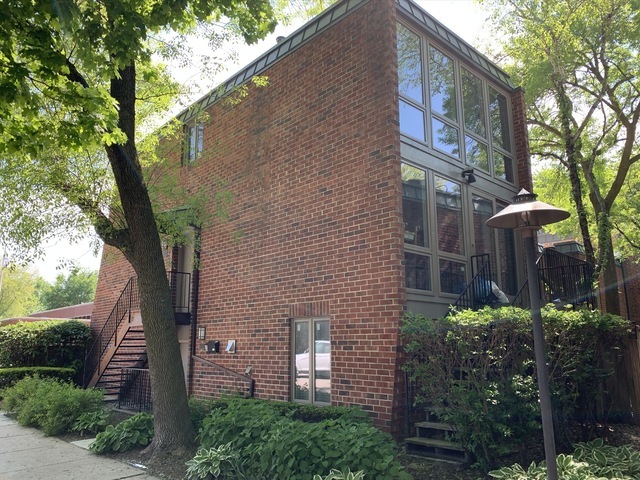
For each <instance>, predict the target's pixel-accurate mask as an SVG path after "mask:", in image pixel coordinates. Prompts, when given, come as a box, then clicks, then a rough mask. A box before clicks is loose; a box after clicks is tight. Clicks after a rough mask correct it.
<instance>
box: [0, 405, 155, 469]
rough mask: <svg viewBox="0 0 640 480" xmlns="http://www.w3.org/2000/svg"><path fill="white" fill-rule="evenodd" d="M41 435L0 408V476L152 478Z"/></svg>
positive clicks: (69, 444) (121, 464) (72, 445)
mask: <svg viewBox="0 0 640 480" xmlns="http://www.w3.org/2000/svg"><path fill="white" fill-rule="evenodd" d="M74 443H78V444H79V445H75V444H73V443H67V442H65V441H64V440H59V439H57V438H55V437H45V436H44V434H43V433H42V432H41V431H39V430H36V429H35V428H26V427H21V426H20V425H18V423H17V422H16V421H15V420H12V419H10V418H8V417H6V416H5V415H4V414H3V413H1V412H0V480H40V479H47V480H118V479H125V478H130V479H134V480H153V479H157V477H152V476H150V475H147V474H146V473H145V472H144V470H141V469H138V468H135V467H132V466H129V465H126V464H124V463H121V462H118V461H117V460H112V459H109V458H105V457H101V456H99V455H95V454H93V453H91V452H89V451H88V450H86V449H85V448H83V447H82V446H80V445H83V444H84V445H86V444H87V443H88V442H87V441H82V442H74Z"/></svg>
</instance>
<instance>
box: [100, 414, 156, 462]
mask: <svg viewBox="0 0 640 480" xmlns="http://www.w3.org/2000/svg"><path fill="white" fill-rule="evenodd" d="M152 438H153V416H152V415H149V414H148V413H144V412H141V413H138V414H137V415H134V416H133V417H131V418H129V419H127V420H125V421H124V422H120V423H119V424H118V425H116V426H115V427H114V426H113V425H108V426H107V428H106V429H105V431H104V432H100V433H99V434H98V435H97V436H96V439H95V441H94V442H93V443H91V445H89V450H91V451H92V452H93V453H104V452H126V451H127V450H131V449H132V448H134V447H136V446H145V445H148V444H149V442H151V439H152Z"/></svg>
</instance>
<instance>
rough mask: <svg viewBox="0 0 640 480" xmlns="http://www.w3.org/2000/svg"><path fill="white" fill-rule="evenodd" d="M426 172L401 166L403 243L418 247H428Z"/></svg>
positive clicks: (408, 166) (404, 165)
mask: <svg viewBox="0 0 640 480" xmlns="http://www.w3.org/2000/svg"><path fill="white" fill-rule="evenodd" d="M426 197H427V186H426V172H424V170H420V169H418V168H415V167H412V166H410V165H406V164H404V163H403V164H402V212H403V218H404V242H405V243H407V244H409V245H417V246H420V247H428V246H429V241H428V240H429V237H428V235H427V234H426V225H427V209H426V203H425V201H426Z"/></svg>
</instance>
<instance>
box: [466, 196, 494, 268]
mask: <svg viewBox="0 0 640 480" xmlns="http://www.w3.org/2000/svg"><path fill="white" fill-rule="evenodd" d="M471 202H472V204H473V241H474V245H475V254H476V255H479V254H482V253H487V254H489V258H490V259H491V275H492V277H494V276H495V273H496V268H497V262H496V245H495V229H494V228H490V227H488V226H487V223H486V222H487V220H489V219H490V218H491V217H492V216H493V203H492V202H491V200H489V199H487V198H484V197H481V196H480V195H475V194H474V195H473V196H472V197H471ZM487 280H496V279H495V278H490V279H487Z"/></svg>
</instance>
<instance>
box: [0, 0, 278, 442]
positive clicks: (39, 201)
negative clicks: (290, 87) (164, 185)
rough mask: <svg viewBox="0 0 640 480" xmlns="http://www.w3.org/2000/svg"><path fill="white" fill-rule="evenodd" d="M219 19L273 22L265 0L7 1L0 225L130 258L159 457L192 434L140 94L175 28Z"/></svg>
mask: <svg viewBox="0 0 640 480" xmlns="http://www.w3.org/2000/svg"><path fill="white" fill-rule="evenodd" d="M223 20H226V21H231V22H232V23H233V24H234V26H235V28H236V29H237V31H238V32H240V33H241V35H242V36H243V37H244V39H245V40H246V41H248V42H252V41H255V40H257V39H259V38H261V37H263V36H264V35H266V34H267V33H268V32H270V31H271V30H272V29H273V26H274V23H273V21H272V10H271V7H270V6H269V3H268V1H267V0H244V1H239V0H224V1H222V0H213V1H210V0H207V1H204V0H126V1H125V0H113V1H107V2H103V1H97V2H85V1H80V0H57V1H56V2H50V1H42V0H8V1H5V2H3V5H2V9H0V170H1V172H0V173H1V175H0V176H1V177H2V178H3V180H2V182H0V183H1V184H2V185H0V190H1V192H0V193H2V194H3V195H2V197H3V202H4V206H5V209H4V212H5V213H4V214H3V215H0V222H1V223H3V224H4V225H6V226H7V227H8V228H9V229H10V230H13V232H14V236H13V237H12V240H13V241H14V243H18V244H20V243H21V242H22V245H21V246H22V247H23V248H27V249H28V248H32V247H33V246H34V245H36V244H37V243H38V241H40V240H41V237H42V235H43V233H42V231H41V230H39V228H38V227H39V226H42V225H54V226H55V227H56V228H57V229H59V230H64V228H65V227H68V226H70V225H77V224H78V222H80V223H82V225H85V226H87V225H90V226H92V227H93V228H95V231H96V232H97V234H98V235H99V236H100V238H101V239H102V240H103V241H104V243H106V244H107V245H110V246H112V247H115V248H117V249H119V250H120V251H121V252H122V253H123V255H124V256H125V257H126V258H127V260H128V261H129V262H130V263H131V265H132V267H133V269H134V270H135V272H136V274H137V276H138V285H139V291H140V309H141V314H142V319H143V324H144V329H145V338H146V341H147V354H148V359H149V369H150V373H151V388H152V391H153V396H154V423H155V436H154V439H153V443H152V445H151V451H152V452H153V453H154V454H157V453H158V452H171V451H173V450H174V449H176V448H179V447H182V446H186V445H189V444H191V442H192V441H193V437H194V431H193V427H192V425H191V421H190V416H189V411H188V408H187V396H186V390H185V385H184V379H183V372H182V367H181V360H180V352H179V347H178V341H177V335H176V328H175V323H174V317H173V311H172V307H171V295H170V291H169V285H168V281H167V276H166V272H165V265H164V263H163V257H162V249H161V242H160V237H159V234H158V227H157V222H156V216H155V215H154V209H153V207H152V201H151V198H150V194H149V190H150V189H149V188H148V184H147V182H146V181H145V176H144V175H143V171H142V168H141V161H140V159H139V149H138V143H137V139H136V132H137V127H138V123H139V115H140V114H141V113H145V112H147V110H145V104H141V102H140V101H141V100H142V97H145V99H147V100H153V99H155V98H157V97H158V94H157V93H156V94H152V95H147V96H145V95H146V93H147V92H145V91H144V89H143V88H141V84H144V83H145V82H153V81H154V80H156V85H158V84H160V85H162V84H164V82H162V81H160V82H158V81H157V80H158V79H160V80H162V79H163V72H162V69H161V68H157V67H155V66H154V64H153V61H152V59H153V58H154V57H153V54H154V53H157V52H158V51H159V49H157V48H156V47H158V46H159V45H164V46H165V47H166V45H168V44H169V42H167V39H170V38H171V32H172V31H176V32H178V33H180V34H184V33H187V32H188V31H190V30H191V29H193V28H195V27H196V26H198V25H202V24H211V23H212V22H217V21H223ZM165 51H166V50H165ZM162 93H163V92H160V95H162ZM107 169H108V170H109V171H110V174H111V175H112V178H113V180H114V184H115V189H114V190H113V191H111V190H110V189H109V186H108V182H105V181H104V180H103V179H104V178H105V175H106V174H107ZM7 194H9V195H13V196H14V197H15V201H14V199H12V198H6V195H7ZM18 200H19V201H18ZM12 202H13V203H12ZM25 202H26V203H25ZM69 205H73V206H74V208H73V209H70V208H68V206H69ZM6 207H10V208H13V209H18V210H19V209H25V210H29V211H30V213H33V214H34V215H32V216H28V215H27V216H23V215H21V214H20V213H21V212H20V211H17V210H10V211H9V210H6ZM61 207H62V208H61ZM2 210H3V209H2V208H0V211H2ZM31 210H34V211H31ZM7 212H11V213H10V214H9V213H7ZM9 217H11V218H9ZM33 218H35V219H36V220H33ZM14 221H17V223H15V222H14ZM20 222H22V224H20ZM21 233H23V234H24V235H23V236H21V235H20V234H21Z"/></svg>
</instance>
